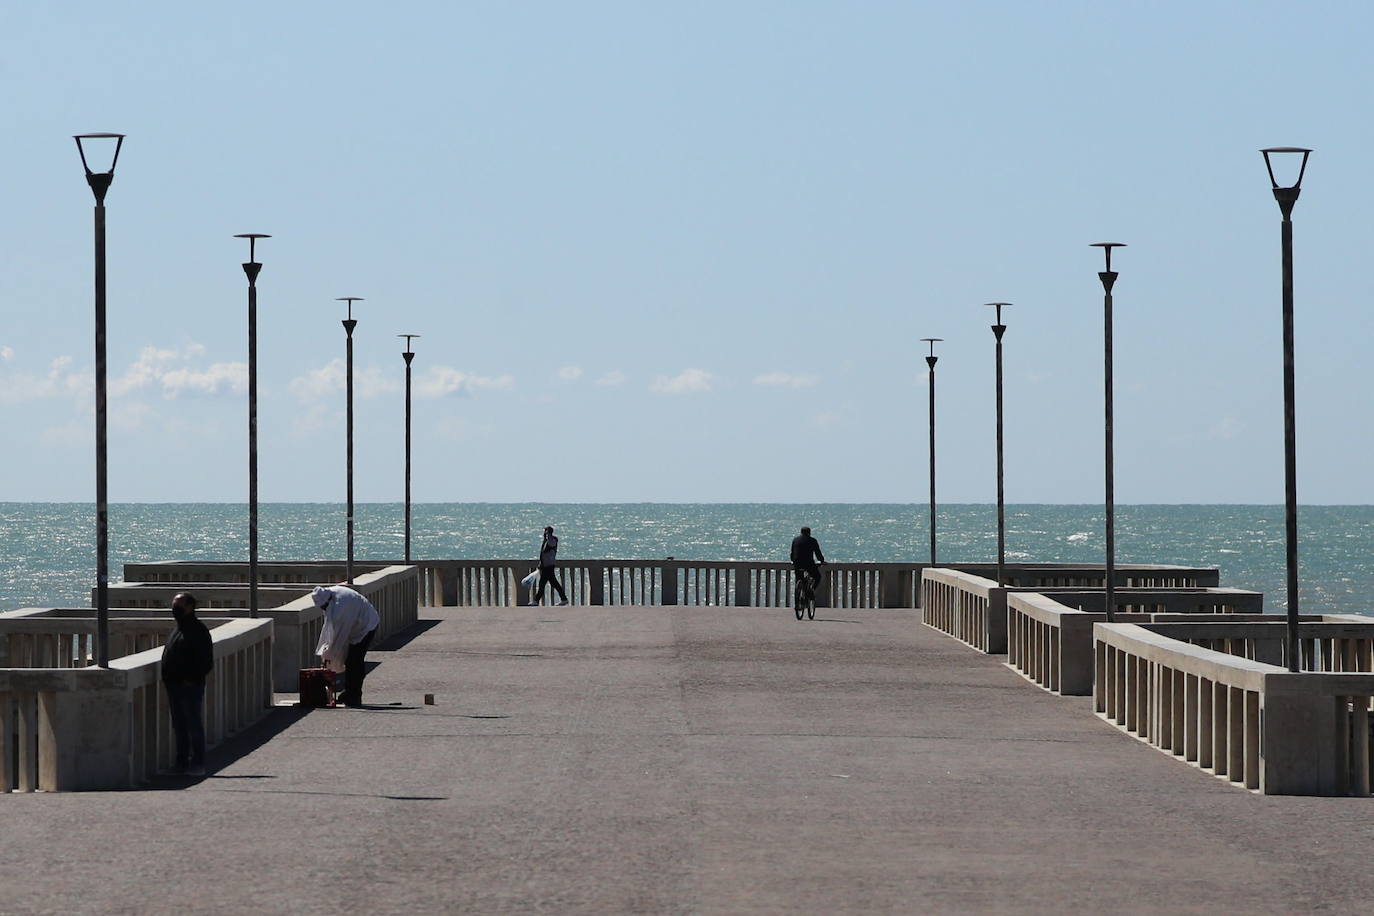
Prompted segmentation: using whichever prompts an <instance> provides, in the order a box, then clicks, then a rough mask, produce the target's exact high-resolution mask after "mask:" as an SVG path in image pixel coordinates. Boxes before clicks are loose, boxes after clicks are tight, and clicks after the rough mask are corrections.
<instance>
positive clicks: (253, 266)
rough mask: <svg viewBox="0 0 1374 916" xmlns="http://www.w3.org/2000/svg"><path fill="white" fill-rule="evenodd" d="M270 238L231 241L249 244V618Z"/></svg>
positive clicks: (253, 594) (254, 605) (253, 611)
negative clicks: (261, 249) (263, 287)
mask: <svg viewBox="0 0 1374 916" xmlns="http://www.w3.org/2000/svg"><path fill="white" fill-rule="evenodd" d="M271 237H272V236H270V235H264V234H263V233H261V232H243V233H240V234H238V235H236V236H234V238H236V239H247V240H248V262H247V263H246V264H244V265H243V273H244V275H245V276H246V277H248V616H249V617H256V616H258V273H259V272H260V271H261V270H262V265H261V264H259V263H258V261H257V257H256V253H257V243H258V239H270V238H271Z"/></svg>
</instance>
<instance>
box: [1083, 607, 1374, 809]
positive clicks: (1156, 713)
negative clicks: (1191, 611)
mask: <svg viewBox="0 0 1374 916" xmlns="http://www.w3.org/2000/svg"><path fill="white" fill-rule="evenodd" d="M1093 640H1094V654H1095V661H1096V667H1097V672H1098V673H1097V678H1096V683H1095V686H1094V690H1093V698H1094V707H1095V709H1096V711H1097V713H1098V714H1099V715H1100V716H1102V717H1103V718H1105V719H1107V720H1108V721H1110V722H1112V723H1113V724H1114V725H1116V726H1117V727H1118V728H1121V729H1123V730H1125V731H1127V732H1130V733H1131V734H1134V735H1136V736H1137V737H1139V738H1141V739H1143V740H1145V741H1147V742H1148V743H1150V744H1151V745H1153V746H1154V747H1156V748H1158V749H1159V750H1161V751H1163V752H1165V753H1168V754H1170V755H1172V756H1174V757H1177V758H1179V759H1181V760H1185V761H1187V762H1189V763H1191V764H1193V765H1195V766H1198V767H1200V768H1202V769H1204V770H1206V771H1208V772H1210V773H1213V774H1215V775H1216V776H1218V777H1221V778H1223V779H1226V780H1228V781H1229V782H1231V783H1234V784H1236V785H1240V786H1244V787H1245V788H1247V789H1253V790H1258V791H1260V792H1263V793H1265V794H1284V795H1344V794H1350V795H1361V796H1365V795H1369V793H1370V778H1369V759H1370V732H1369V698H1370V697H1371V696H1372V695H1374V674H1370V673H1367V671H1359V672H1348V673H1338V672H1300V673H1290V672H1288V671H1287V670H1285V669H1283V668H1280V667H1279V666H1277V665H1271V664H1267V663H1264V662H1259V661H1254V660H1251V659H1247V658H1243V657H1240V656H1237V655H1231V654H1227V653H1224V652H1218V651H1216V650H1213V649H1207V648H1203V647H1201V646H1195V645H1190V644H1187V643H1184V642H1180V641H1179V640H1177V639H1173V638H1170V637H1169V636H1165V635H1163V634H1161V633H1157V632H1153V631H1152V630H1151V629H1149V628H1147V627H1145V626H1139V625H1135V624H1127V623H1112V624H1107V623H1096V624H1094V625H1093ZM1351 658H1352V662H1353V663H1354V664H1356V665H1357V666H1358V665H1360V664H1368V659H1367V658H1363V659H1361V658H1359V656H1358V655H1357V654H1355V653H1353V651H1352V656H1351Z"/></svg>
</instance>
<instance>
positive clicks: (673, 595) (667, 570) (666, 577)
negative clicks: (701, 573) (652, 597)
mask: <svg viewBox="0 0 1374 916" xmlns="http://www.w3.org/2000/svg"><path fill="white" fill-rule="evenodd" d="M660 588H661V589H662V592H661V595H660V597H661V600H662V602H664V604H677V567H676V566H675V564H673V563H664V567H662V582H661V584H660Z"/></svg>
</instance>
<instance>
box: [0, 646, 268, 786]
mask: <svg viewBox="0 0 1374 916" xmlns="http://www.w3.org/2000/svg"><path fill="white" fill-rule="evenodd" d="M207 624H209V622H207ZM272 632H273V626H272V621H271V620H247V619H235V620H224V621H216V622H214V624H213V625H212V628H211V631H210V636H211V641H212V645H213V648H214V656H215V668H214V670H213V671H212V672H211V675H210V677H209V679H208V680H207V682H206V740H207V742H208V743H209V744H210V745H215V744H218V743H220V742H221V741H223V740H224V739H225V738H227V737H229V736H230V735H232V734H234V733H235V732H238V731H240V730H242V729H244V728H246V727H248V726H249V725H251V724H252V723H253V722H256V721H257V720H258V719H260V718H261V717H262V716H264V715H265V714H266V713H267V711H268V710H269V709H270V708H271V705H272V685H271V680H270V671H271V658H272ZM161 661H162V650H161V648H150V649H148V650H146V651H142V652H138V653H135V654H133V655H126V656H124V657H123V658H117V659H114V660H113V661H111V662H110V667H109V668H95V667H85V668H13V667H10V668H3V669H0V791H4V792H8V791H20V792H32V791H35V790H42V791H50V792H56V791H70V790H78V789H123V788H129V787H132V786H135V785H138V784H139V783H142V782H145V781H147V780H148V779H149V778H150V777H151V776H152V775H153V774H154V773H155V772H156V771H157V770H158V769H159V768H162V767H166V766H169V765H170V764H171V763H172V762H173V757H174V755H175V746H174V740H173V736H172V733H171V720H170V716H169V715H168V712H167V700H166V693H165V691H164V690H163V689H162V688H161V683H160V676H161Z"/></svg>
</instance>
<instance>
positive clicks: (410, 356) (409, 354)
mask: <svg viewBox="0 0 1374 916" xmlns="http://www.w3.org/2000/svg"><path fill="white" fill-rule="evenodd" d="M396 336H397V337H404V338H405V339H406V349H405V352H404V353H402V354H401V359H403V360H405V361H406V564H407V565H409V563H410V361H411V360H413V359H414V358H415V354H414V353H412V352H411V350H410V342H411V341H412V340H414V339H415V338H417V337H419V336H420V335H419V334H397V335H396Z"/></svg>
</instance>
